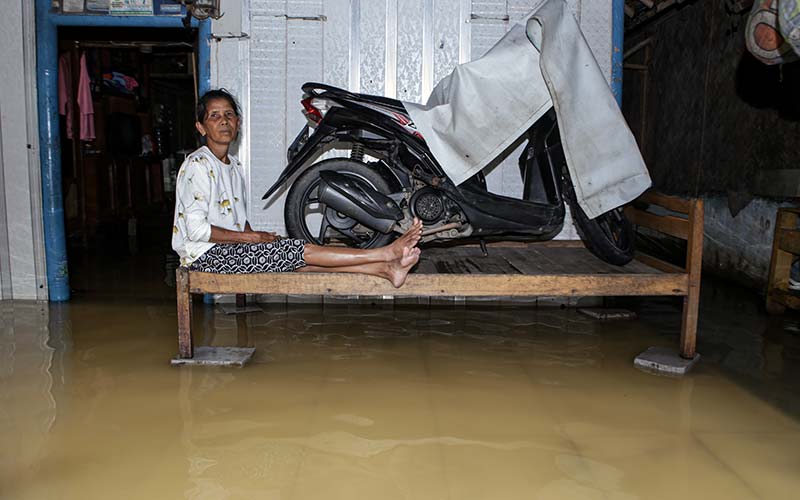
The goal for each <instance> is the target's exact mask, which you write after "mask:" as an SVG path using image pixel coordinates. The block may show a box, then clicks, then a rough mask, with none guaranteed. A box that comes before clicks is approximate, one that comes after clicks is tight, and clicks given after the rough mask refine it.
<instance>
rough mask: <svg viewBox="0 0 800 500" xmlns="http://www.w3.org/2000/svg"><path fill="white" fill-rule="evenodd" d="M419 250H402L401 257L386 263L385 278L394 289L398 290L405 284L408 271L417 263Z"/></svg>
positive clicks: (406, 248) (407, 248)
mask: <svg viewBox="0 0 800 500" xmlns="http://www.w3.org/2000/svg"><path fill="white" fill-rule="evenodd" d="M419 254H420V250H419V248H409V247H404V248H403V256H402V257H400V258H399V259H396V260H393V261H391V262H387V267H388V269H387V278H388V280H389V281H391V282H392V285H394V287H395V288H400V287H401V286H403V283H405V282H406V277H407V276H408V271H410V270H411V268H412V267H414V265H415V264H416V263H417V262H419Z"/></svg>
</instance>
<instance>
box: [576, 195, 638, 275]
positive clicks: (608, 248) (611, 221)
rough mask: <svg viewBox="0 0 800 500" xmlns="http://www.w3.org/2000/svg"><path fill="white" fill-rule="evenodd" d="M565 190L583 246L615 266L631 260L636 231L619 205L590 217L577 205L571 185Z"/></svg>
mask: <svg viewBox="0 0 800 500" xmlns="http://www.w3.org/2000/svg"><path fill="white" fill-rule="evenodd" d="M567 193H568V196H569V206H570V211H571V213H572V219H573V220H574V221H575V227H576V229H577V230H578V235H579V236H580V237H581V239H582V240H583V244H584V245H586V248H587V249H588V250H589V251H590V252H592V253H593V254H594V255H596V256H597V257H599V258H600V259H602V260H604V261H606V262H608V263H609V264H614V265H615V266H624V265H625V264H627V263H628V262H630V261H631V260H633V253H634V240H635V239H636V235H635V232H634V230H633V224H631V222H630V221H629V220H628V218H627V217H625V214H624V213H623V211H622V208H615V209H613V210H609V211H608V212H606V213H604V214H601V215H598V216H597V217H595V218H594V219H590V218H589V217H588V216H587V215H586V212H584V211H583V209H582V208H581V207H580V205H578V200H577V198H576V197H575V190H574V189H573V188H572V186H569V187H568V188H567Z"/></svg>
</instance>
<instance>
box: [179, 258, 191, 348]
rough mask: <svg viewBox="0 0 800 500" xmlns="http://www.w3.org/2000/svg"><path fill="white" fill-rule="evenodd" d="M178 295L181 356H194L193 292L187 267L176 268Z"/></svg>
mask: <svg viewBox="0 0 800 500" xmlns="http://www.w3.org/2000/svg"><path fill="white" fill-rule="evenodd" d="M175 285H176V288H177V296H178V353H179V355H180V357H181V358H191V357H192V356H194V346H193V345H192V294H191V292H190V291H189V271H188V270H187V269H186V268H185V267H179V268H178V269H176V270H175Z"/></svg>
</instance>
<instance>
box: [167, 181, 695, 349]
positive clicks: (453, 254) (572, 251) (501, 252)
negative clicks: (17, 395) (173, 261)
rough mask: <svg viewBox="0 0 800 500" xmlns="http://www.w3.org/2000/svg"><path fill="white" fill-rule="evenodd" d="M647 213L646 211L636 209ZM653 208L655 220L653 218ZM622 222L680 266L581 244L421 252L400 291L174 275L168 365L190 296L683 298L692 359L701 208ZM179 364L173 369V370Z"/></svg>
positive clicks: (633, 209) (187, 332) (277, 277)
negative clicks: (660, 238)
mask: <svg viewBox="0 0 800 500" xmlns="http://www.w3.org/2000/svg"><path fill="white" fill-rule="evenodd" d="M643 205H646V206H647V207H646V208H648V209H644V208H641V207H642V206H643ZM653 206H657V207H660V208H661V210H660V212H661V213H660V214H655V213H653V211H652V210H649V208H652V207H653ZM625 212H626V215H627V216H628V217H629V218H630V219H631V221H632V222H633V223H634V224H636V225H637V226H639V227H647V228H650V229H652V230H655V231H658V232H660V233H665V234H668V235H671V236H674V237H677V238H680V239H683V240H686V241H687V251H686V266H685V267H678V266H675V265H673V264H669V263H667V262H664V261H662V260H660V259H657V258H655V257H653V256H650V255H647V254H644V253H642V252H637V255H636V259H635V260H634V261H633V262H631V263H630V264H627V265H626V266H622V267H616V266H612V265H610V264H607V263H605V262H603V261H601V260H600V259H598V258H596V257H594V256H593V255H592V254H590V253H589V251H588V250H586V249H585V248H583V245H582V244H580V242H575V241H556V240H554V241H549V242H546V243H538V244H525V245H520V244H516V245H511V246H490V247H489V256H488V257H484V256H483V255H482V253H481V251H480V249H478V248H476V247H474V246H473V247H468V246H465V247H454V248H447V249H436V250H431V251H427V250H426V251H424V252H423V258H422V259H421V260H420V264H419V265H418V266H417V268H416V269H415V271H414V272H413V273H411V274H409V276H408V280H407V281H406V283H405V285H403V286H402V287H401V288H397V289H396V288H394V287H392V286H391V285H390V284H389V283H388V282H387V281H385V280H383V279H380V278H375V277H372V276H366V275H359V274H333V273H330V274H327V273H263V274H250V275H222V274H212V273H201V272H194V271H188V270H186V269H185V268H179V269H178V270H177V295H178V346H179V355H178V358H176V360H175V361H180V360H186V361H188V360H190V359H191V358H192V357H193V355H194V348H193V339H192V294H204V293H220V294H244V293H253V294H287V295H317V296H319V295H323V296H354V295H358V296H383V297H387V296H394V297H407V296H428V297H440V296H451V297H477V296H481V297H486V296H502V297H523V296H526V297H542V296H551V297H552V296H658V295H662V296H663V295H670V296H682V297H683V298H684V299H683V320H682V325H681V336H680V346H679V352H680V354H681V356H682V357H684V358H686V359H692V358H693V357H694V355H695V340H696V336H697V313H698V303H699V293H700V270H701V264H702V253H703V201H702V200H699V199H690V200H687V199H682V198H676V197H672V196H665V195H660V194H657V193H654V192H648V193H645V194H644V195H642V196H641V197H640V198H639V199H638V200H637V201H636V202H635V203H634V204H633V205H632V206H630V207H628V208H626V210H625ZM176 364H180V363H176Z"/></svg>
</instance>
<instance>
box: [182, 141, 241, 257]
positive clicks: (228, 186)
mask: <svg viewBox="0 0 800 500" xmlns="http://www.w3.org/2000/svg"><path fill="white" fill-rule="evenodd" d="M228 158H229V159H230V164H228V165H226V164H225V163H222V162H221V161H220V160H219V159H218V158H217V157H216V156H214V154H213V153H212V152H211V150H210V149H208V148H207V147H205V146H203V147H201V148H200V149H198V150H197V151H195V152H193V153H192V154H190V155H189V156H188V157H187V158H186V160H185V161H184V162H183V165H181V168H180V170H179V171H178V178H177V180H176V183H175V218H174V219H173V223H172V224H173V225H172V249H173V250H175V251H176V252H177V253H178V255H179V256H180V258H181V265H183V266H188V265H189V264H191V263H192V262H194V261H195V260H196V259H197V258H198V257H200V256H201V255H203V254H204V253H205V252H207V251H208V250H209V249H210V248H211V247H213V246H214V243H210V242H209V241H208V240H209V238H211V226H212V225H214V226H217V227H221V228H224V229H230V230H231V231H244V227H245V224H246V223H247V209H246V207H245V202H244V197H245V195H244V174H243V172H242V166H241V164H240V163H239V160H238V159H237V158H236V157H235V156H233V155H228Z"/></svg>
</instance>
